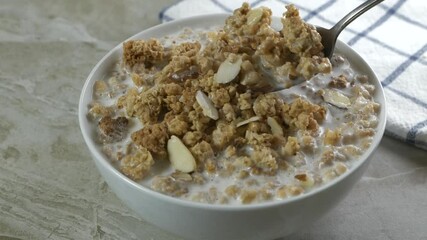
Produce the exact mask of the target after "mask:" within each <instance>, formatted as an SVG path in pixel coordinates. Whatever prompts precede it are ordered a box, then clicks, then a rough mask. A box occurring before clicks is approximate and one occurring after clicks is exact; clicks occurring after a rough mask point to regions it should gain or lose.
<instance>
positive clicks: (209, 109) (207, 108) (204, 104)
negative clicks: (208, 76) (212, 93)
mask: <svg viewBox="0 0 427 240" xmlns="http://www.w3.org/2000/svg"><path fill="white" fill-rule="evenodd" d="M196 100H197V103H199V105H200V107H201V108H202V109H203V114H204V115H205V116H206V117H210V118H212V119H213V120H217V119H218V117H219V115H218V110H217V109H216V108H215V106H214V104H213V102H212V100H211V99H210V98H209V97H208V96H206V94H205V93H204V92H202V91H200V90H198V91H197V93H196Z"/></svg>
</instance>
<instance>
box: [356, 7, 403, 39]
mask: <svg viewBox="0 0 427 240" xmlns="http://www.w3.org/2000/svg"><path fill="white" fill-rule="evenodd" d="M405 1H406V0H400V1H398V2H397V3H396V4H395V5H394V6H393V7H392V8H389V9H388V10H387V11H386V13H385V14H384V15H383V16H382V17H380V18H379V19H378V20H377V21H376V22H375V23H374V24H372V26H370V27H368V28H367V29H366V30H364V31H362V32H360V33H358V34H357V35H356V36H355V37H354V38H352V39H350V41H348V44H349V45H350V46H352V45H354V44H355V43H356V42H358V41H359V40H360V39H361V38H362V37H364V36H366V35H367V34H368V33H369V32H371V31H372V30H374V29H375V28H377V27H379V26H381V25H382V24H383V23H385V22H386V21H387V20H388V19H389V18H390V17H391V16H393V15H394V14H395V13H396V11H397V10H398V9H399V8H400V7H401V6H402V5H403V3H405Z"/></svg>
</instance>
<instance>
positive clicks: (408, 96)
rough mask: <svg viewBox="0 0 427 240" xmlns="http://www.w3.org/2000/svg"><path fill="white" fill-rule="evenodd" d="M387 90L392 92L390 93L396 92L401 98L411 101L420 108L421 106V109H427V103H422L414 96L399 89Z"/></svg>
mask: <svg viewBox="0 0 427 240" xmlns="http://www.w3.org/2000/svg"><path fill="white" fill-rule="evenodd" d="M387 89H388V90H390V91H392V92H394V93H396V94H397V95H399V96H401V97H403V98H405V99H407V100H409V101H412V102H413V103H415V104H417V105H418V106H421V107H423V108H425V109H427V103H425V102H423V101H421V100H420V99H418V98H416V97H414V96H411V95H409V94H407V93H405V92H402V91H399V90H397V89H394V88H392V87H388V88H387Z"/></svg>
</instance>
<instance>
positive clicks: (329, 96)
mask: <svg viewBox="0 0 427 240" xmlns="http://www.w3.org/2000/svg"><path fill="white" fill-rule="evenodd" d="M322 97H323V100H325V102H327V103H330V104H332V105H334V106H335V107H338V108H348V107H349V106H350V105H351V102H350V99H349V98H348V97H347V96H345V95H344V94H342V93H340V92H338V91H336V90H332V89H325V90H324V91H323V92H322Z"/></svg>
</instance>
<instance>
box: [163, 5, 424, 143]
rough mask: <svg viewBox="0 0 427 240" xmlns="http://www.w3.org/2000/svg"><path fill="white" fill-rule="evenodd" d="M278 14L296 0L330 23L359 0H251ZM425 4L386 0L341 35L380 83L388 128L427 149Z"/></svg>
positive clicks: (170, 13)
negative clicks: (384, 96)
mask: <svg viewBox="0 0 427 240" xmlns="http://www.w3.org/2000/svg"><path fill="white" fill-rule="evenodd" d="M243 2H245V1H242V0H181V1H178V2H177V3H175V4H174V5H172V6H170V7H168V8H166V9H164V10H163V11H162V12H161V13H160V14H159V17H160V20H161V21H163V22H166V21H172V20H175V19H180V18H185V17H190V16H195V15H202V14H210V13H231V12H232V11H233V9H235V8H238V7H240V6H241V4H242V3H243ZM246 2H249V3H250V4H251V6H252V7H258V6H267V7H269V8H270V9H272V11H273V15H276V16H282V13H283V12H284V10H285V5H287V4H289V3H293V4H295V6H296V7H298V8H299V9H300V13H301V16H302V17H303V19H304V20H306V21H307V22H309V23H312V24H315V25H319V26H323V27H331V26H333V25H334V24H335V23H336V22H337V21H338V20H340V19H341V18H342V17H343V16H344V15H345V14H346V13H348V12H350V11H351V10H352V9H354V8H355V7H356V6H358V5H359V4H361V3H362V2H363V1H361V0H347V1H338V0H317V1H304V0H291V1H282V0H251V1H246ZM426 12H427V4H426V2H425V0H410V1H406V0H386V1H384V2H383V3H381V4H380V5H378V6H376V7H374V8H373V9H371V10H369V11H368V12H367V13H365V14H364V15H363V16H361V17H359V18H358V19H357V20H355V21H354V22H353V23H351V24H350V25H349V26H348V27H347V28H346V29H345V30H344V31H343V32H342V33H341V35H340V36H339V39H340V40H342V41H344V42H346V43H347V44H349V45H350V46H351V47H353V48H354V49H355V50H356V51H357V52H358V53H359V54H360V55H361V56H362V57H363V58H364V59H365V60H366V61H367V62H368V64H369V65H371V67H372V68H373V69H374V71H375V72H376V74H377V76H378V78H379V79H380V80H381V82H382V85H383V86H384V89H385V93H386V98H387V107H388V112H387V115H388V119H387V126H386V134H388V135H390V136H393V137H395V138H398V139H400V140H402V141H404V142H407V143H409V144H413V145H415V146H418V147H420V148H424V149H427V14H426Z"/></svg>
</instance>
